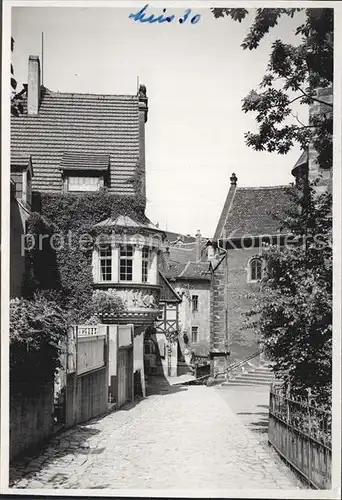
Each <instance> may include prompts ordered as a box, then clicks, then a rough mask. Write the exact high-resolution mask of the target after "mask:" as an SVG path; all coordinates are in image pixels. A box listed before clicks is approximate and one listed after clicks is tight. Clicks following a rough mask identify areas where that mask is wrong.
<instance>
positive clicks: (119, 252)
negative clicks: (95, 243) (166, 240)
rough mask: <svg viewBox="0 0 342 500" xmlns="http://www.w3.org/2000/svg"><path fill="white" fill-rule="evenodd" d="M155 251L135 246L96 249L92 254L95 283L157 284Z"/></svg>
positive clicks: (122, 245) (120, 245)
mask: <svg viewBox="0 0 342 500" xmlns="http://www.w3.org/2000/svg"><path fill="white" fill-rule="evenodd" d="M157 272H158V255H157V249H155V248H150V247H147V246H140V245H135V244H130V243H128V244H119V245H110V244H108V246H103V245H102V246H101V247H97V248H95V250H94V254H93V276H94V282H95V283H127V282H130V283H146V284H154V285H156V284H157Z"/></svg>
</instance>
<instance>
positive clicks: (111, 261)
mask: <svg viewBox="0 0 342 500" xmlns="http://www.w3.org/2000/svg"><path fill="white" fill-rule="evenodd" d="M108 250H109V252H108ZM101 252H108V253H109V255H108V254H107V255H106V256H101ZM98 260H99V282H100V283H112V281H113V249H112V247H111V246H109V248H102V249H101V248H99V249H98ZM102 261H109V262H110V279H103V278H102V275H103V274H102ZM105 268H106V264H105ZM104 274H105V273H104Z"/></svg>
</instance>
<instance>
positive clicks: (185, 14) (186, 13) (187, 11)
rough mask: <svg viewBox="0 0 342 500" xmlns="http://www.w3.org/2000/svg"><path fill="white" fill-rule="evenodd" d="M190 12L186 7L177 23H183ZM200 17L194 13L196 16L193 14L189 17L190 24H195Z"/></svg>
mask: <svg viewBox="0 0 342 500" xmlns="http://www.w3.org/2000/svg"><path fill="white" fill-rule="evenodd" d="M190 14H191V9H186V11H185V13H184V16H183V18H181V19H179V23H180V24H183V23H185V21H187V19H188V17H189V16H190ZM200 19H201V16H200V14H196V16H194V17H193V18H192V19H191V21H190V22H191V24H196V23H198V21H199V20H200Z"/></svg>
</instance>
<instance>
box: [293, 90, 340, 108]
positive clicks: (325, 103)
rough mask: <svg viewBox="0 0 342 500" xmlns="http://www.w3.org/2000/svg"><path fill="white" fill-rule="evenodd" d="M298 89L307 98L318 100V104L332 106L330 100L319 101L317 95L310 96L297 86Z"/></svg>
mask: <svg viewBox="0 0 342 500" xmlns="http://www.w3.org/2000/svg"><path fill="white" fill-rule="evenodd" d="M298 90H300V91H301V93H302V94H303V95H304V96H305V97H308V98H309V99H311V100H312V101H315V102H319V103H320V104H324V106H330V108H333V107H334V105H333V104H331V103H330V102H325V101H321V100H320V99H317V97H312V96H311V95H309V94H307V93H306V92H304V90H302V89H301V88H300V87H298Z"/></svg>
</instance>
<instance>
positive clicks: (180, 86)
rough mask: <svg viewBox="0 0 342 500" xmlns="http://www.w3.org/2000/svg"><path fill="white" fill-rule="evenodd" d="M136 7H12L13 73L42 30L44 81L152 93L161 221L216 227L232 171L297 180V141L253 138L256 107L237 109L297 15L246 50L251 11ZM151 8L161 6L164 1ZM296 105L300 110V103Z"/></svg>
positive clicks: (151, 196)
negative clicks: (152, 17) (267, 145)
mask: <svg viewBox="0 0 342 500" xmlns="http://www.w3.org/2000/svg"><path fill="white" fill-rule="evenodd" d="M144 5H145V4H144V3H142V4H141V7H143V6H144ZM137 10H138V8H137V7H132V8H99V7H94V8H84V7H83V8H75V7H69V8H66V7H15V8H12V35H13V37H14V39H15V50H14V54H13V55H12V62H13V65H14V71H15V77H16V79H17V81H18V83H19V84H20V83H25V82H27V66H28V58H29V55H39V56H40V55H41V33H42V32H44V68H43V71H44V86H45V87H47V88H49V89H50V90H53V91H60V92H81V93H97V94H136V91H137V77H139V82H140V83H142V84H144V85H146V88H147V95H148V98H149V115H148V122H147V124H146V185H147V210H146V213H147V216H148V217H149V218H150V219H151V220H152V222H154V223H157V222H158V223H159V225H160V227H161V228H162V229H165V230H169V231H174V232H177V233H183V234H195V233H196V232H197V230H200V231H201V233H202V234H203V235H204V236H206V237H212V236H213V234H214V232H215V228H216V225H217V222H218V219H219V216H220V213H221V210H222V207H223V205H224V202H225V199H226V196H227V192H228V190H229V186H230V180H229V178H230V176H231V174H232V173H233V172H235V174H236V176H237V178H238V186H271V185H280V184H288V183H290V182H293V180H294V178H293V177H292V175H291V169H292V167H293V166H294V164H295V162H296V161H297V159H298V157H299V156H300V150H299V147H295V148H293V149H292V150H291V151H290V152H289V153H288V154H287V155H285V156H280V155H277V154H276V153H267V152H256V151H254V150H253V149H251V148H249V147H248V146H247V145H246V144H245V139H244V133H245V132H247V131H248V130H252V131H255V130H256V123H255V116H254V115H253V114H252V113H247V114H245V113H244V112H243V111H242V109H241V104H242V102H241V101H242V99H243V98H244V97H245V96H246V95H247V94H248V93H249V91H250V90H251V89H254V88H257V87H258V85H259V83H260V81H261V79H262V77H263V75H264V73H265V69H266V66H267V62H268V56H269V52H270V47H271V44H272V42H273V41H274V40H276V39H277V38H280V39H282V40H283V41H285V42H287V43H295V42H296V41H297V42H298V37H296V36H295V34H294V32H295V28H296V26H298V25H299V24H301V21H302V18H301V17H297V18H295V19H294V20H291V19H289V18H285V19H282V20H281V21H280V23H279V25H278V26H277V27H276V28H274V29H273V30H272V31H271V33H270V34H268V35H267V36H266V37H265V39H264V40H263V41H262V43H261V45H260V47H259V48H258V49H257V50H253V51H249V50H247V51H246V50H243V49H242V48H241V43H242V41H243V38H244V36H245V35H246V33H247V30H248V27H249V25H250V22H251V20H252V17H250V18H249V20H248V21H247V22H243V23H237V22H234V21H232V20H230V19H228V18H225V19H215V18H214V17H213V15H212V13H211V12H210V10H209V9H202V8H201V9H195V8H192V14H191V16H192V15H195V14H200V16H201V17H200V19H199V21H198V22H197V23H196V24H191V23H189V22H187V23H183V24H180V23H179V22H177V20H178V18H179V17H181V16H182V15H183V14H184V10H185V9H183V8H182V9H180V8H178V9H175V8H172V7H167V12H166V14H168V15H171V14H175V15H176V20H175V21H173V22H171V23H163V24H150V23H139V22H135V21H133V20H132V19H129V17H128V16H129V14H130V13H132V12H136V11H137ZM147 12H149V13H154V14H156V15H159V14H161V13H162V8H151V7H148V9H147ZM252 15H253V11H250V16H252ZM298 16H302V14H299V15H298ZM296 112H298V113H299V116H300V118H301V119H305V114H304V116H303V113H305V111H304V110H303V109H301V108H300V106H298V107H297V108H295V113H296ZM251 210H253V207H251Z"/></svg>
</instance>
